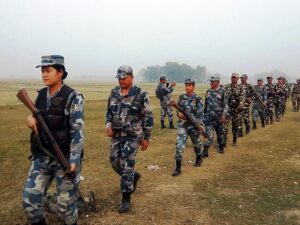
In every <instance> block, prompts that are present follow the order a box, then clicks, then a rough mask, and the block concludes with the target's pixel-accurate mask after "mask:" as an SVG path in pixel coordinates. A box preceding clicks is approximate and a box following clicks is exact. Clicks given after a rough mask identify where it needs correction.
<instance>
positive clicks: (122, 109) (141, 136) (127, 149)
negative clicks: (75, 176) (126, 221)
mask: <svg viewBox="0 0 300 225" xmlns="http://www.w3.org/2000/svg"><path fill="white" fill-rule="evenodd" d="M116 78H118V81H119V86H117V87H115V88H114V89H112V90H111V94H110V96H109V98H108V103H107V113H106V122H105V123H106V134H107V136H109V137H111V145H110V156H109V158H110V163H111V165H112V168H113V169H114V171H115V172H116V173H117V174H119V176H120V178H121V183H120V188H121V192H122V200H121V204H120V207H119V209H118V212H119V213H127V212H128V210H129V208H130V204H131V200H130V198H131V194H132V193H133V192H134V191H135V189H136V187H137V183H138V181H139V179H140V177H141V175H140V174H139V173H138V172H137V171H135V170H134V166H135V156H136V154H137V151H138V148H139V146H140V145H141V147H142V150H143V151H145V150H146V149H147V148H148V145H149V138H150V134H151V129H152V127H153V115H152V111H151V108H150V101H149V96H148V93H147V92H145V91H143V90H141V88H139V87H137V86H135V85H134V84H133V79H134V76H133V73H132V68H131V67H130V66H121V67H120V68H119V69H118V72H117V75H116Z"/></svg>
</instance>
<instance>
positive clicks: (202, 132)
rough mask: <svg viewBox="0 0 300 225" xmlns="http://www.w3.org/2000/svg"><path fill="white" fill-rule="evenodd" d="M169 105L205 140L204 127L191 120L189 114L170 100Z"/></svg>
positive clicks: (191, 117)
mask: <svg viewBox="0 0 300 225" xmlns="http://www.w3.org/2000/svg"><path fill="white" fill-rule="evenodd" d="M169 105H170V106H172V107H174V108H175V109H177V110H178V111H179V112H181V113H182V114H183V115H184V117H185V118H186V120H187V121H189V122H191V123H192V124H193V125H194V126H195V127H196V128H197V130H198V131H199V132H200V133H201V134H202V135H203V137H204V138H207V134H206V132H205V128H204V126H203V125H202V124H199V122H198V121H196V120H195V119H194V118H193V116H192V114H191V113H190V112H187V111H185V110H184V109H183V108H181V107H180V106H179V105H178V104H177V103H176V102H175V101H174V100H171V101H170V103H169Z"/></svg>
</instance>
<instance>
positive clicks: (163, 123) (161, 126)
mask: <svg viewBox="0 0 300 225" xmlns="http://www.w3.org/2000/svg"><path fill="white" fill-rule="evenodd" d="M160 128H161V129H164V128H166V126H165V121H164V120H161V121H160Z"/></svg>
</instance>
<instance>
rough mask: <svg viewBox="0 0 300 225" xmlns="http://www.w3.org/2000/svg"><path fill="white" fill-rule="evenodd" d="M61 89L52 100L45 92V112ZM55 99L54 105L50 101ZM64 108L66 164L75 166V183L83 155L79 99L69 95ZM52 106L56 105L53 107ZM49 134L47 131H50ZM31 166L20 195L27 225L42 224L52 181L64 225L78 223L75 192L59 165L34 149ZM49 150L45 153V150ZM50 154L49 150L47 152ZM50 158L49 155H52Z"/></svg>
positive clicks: (75, 95)
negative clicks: (53, 181)
mask: <svg viewBox="0 0 300 225" xmlns="http://www.w3.org/2000/svg"><path fill="white" fill-rule="evenodd" d="M64 86H65V85H62V87H61V89H60V90H59V91H58V92H57V93H56V94H55V95H53V96H50V92H49V90H48V88H47V103H46V105H47V109H49V108H51V107H52V104H54V102H57V99H58V98H55V97H56V96H57V95H58V94H59V93H60V92H61V90H62V89H63V88H64ZM54 99H56V101H54ZM66 102H67V104H66V106H65V109H64V114H65V118H66V123H68V126H67V127H69V130H68V133H69V135H70V138H69V140H70V143H69V146H70V147H69V152H68V153H69V154H67V159H68V160H69V163H75V164H76V166H77V174H76V175H77V179H78V176H79V171H80V166H81V159H82V153H83V141H84V137H83V126H84V121H83V112H84V110H83V108H84V100H83V96H82V95H81V94H80V93H79V92H77V91H75V90H74V91H72V92H71V94H70V95H69V96H68V98H67V101H66ZM55 104H56V103H55ZM46 122H47V121H46ZM50 130H51V129H50ZM34 149H35V150H34V151H33V157H32V165H31V168H30V171H29V174H28V178H27V181H26V184H25V188H24V191H23V195H22V198H23V208H24V211H25V213H26V216H27V219H28V222H29V223H38V222H40V221H42V220H44V218H45V215H44V206H43V205H44V204H43V200H44V197H45V196H46V194H47V190H48V188H49V187H50V185H51V182H52V180H53V179H55V180H56V187H57V195H58V197H57V204H58V209H59V211H60V213H61V214H63V217H64V220H65V223H66V224H68V225H69V224H76V222H77V219H78V210H77V207H76V201H77V198H78V196H77V192H76V190H75V187H74V184H73V182H72V181H71V180H69V179H67V178H66V177H65V172H66V171H64V170H63V168H62V165H61V164H60V163H58V162H57V161H56V160H55V159H53V158H51V157H50V156H48V155H47V154H45V152H43V151H42V150H38V148H36V147H35V148H34ZM48 150H49V149H48ZM49 151H50V152H51V150H49ZM52 154H53V152H52Z"/></svg>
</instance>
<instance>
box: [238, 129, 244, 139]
mask: <svg viewBox="0 0 300 225" xmlns="http://www.w3.org/2000/svg"><path fill="white" fill-rule="evenodd" d="M243 136H244V134H243V128H239V137H243Z"/></svg>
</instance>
